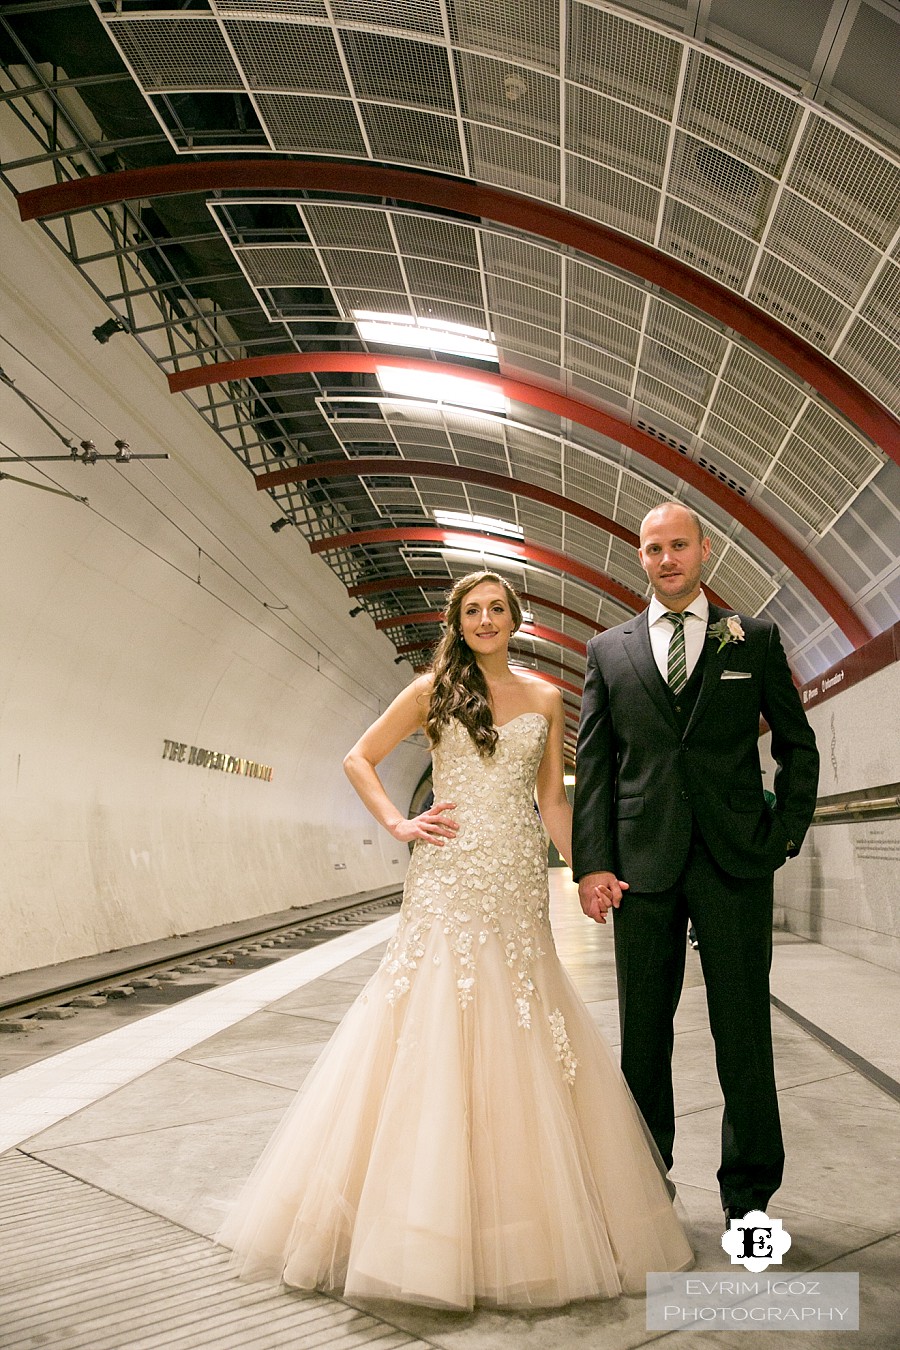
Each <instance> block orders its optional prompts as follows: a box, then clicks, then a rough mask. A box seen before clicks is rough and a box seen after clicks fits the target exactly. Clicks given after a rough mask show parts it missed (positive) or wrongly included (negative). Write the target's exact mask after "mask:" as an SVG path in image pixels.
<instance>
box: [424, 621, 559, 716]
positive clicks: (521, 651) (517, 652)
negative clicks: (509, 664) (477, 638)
mask: <svg viewBox="0 0 900 1350" xmlns="http://www.w3.org/2000/svg"><path fill="white" fill-rule="evenodd" d="M433 648H434V643H433V642H430V641H429V640H428V639H427V638H426V639H424V641H419V642H403V643H401V644H400V646H399V647H398V648H397V655H398V656H411V655H412V654H413V652H426V651H431V650H433ZM509 654H510V656H512V657H517V656H518V657H529V658H531V659H533V660H535V661H542V662H543V663H544V664H545V665H547V666H552V667H553V669H554V670H558V671H560V672H561V673H562V674H563V675H571V676H572V677H573V678H574V679H576V680H583V679H584V671H582V670H576V669H575V667H574V666H569V665H566V663H565V661H555V660H554V659H553V657H552V656H544V654H543V652H541V653H536V652H529V651H526V650H525V648H524V647H517V646H516V645H515V643H510V645H509ZM523 669H531V667H523ZM537 673H538V672H537V671H535V674H537ZM570 706H571V705H570V704H568V703H567V704H566V717H567V718H568V719H569V721H570V722H574V723H575V725H576V726H577V725H578V714H577V712H569V708H570Z"/></svg>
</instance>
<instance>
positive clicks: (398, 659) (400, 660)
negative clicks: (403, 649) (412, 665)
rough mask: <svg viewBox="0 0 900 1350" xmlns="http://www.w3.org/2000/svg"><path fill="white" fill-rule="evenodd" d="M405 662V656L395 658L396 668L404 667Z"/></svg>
mask: <svg viewBox="0 0 900 1350" xmlns="http://www.w3.org/2000/svg"><path fill="white" fill-rule="evenodd" d="M405 660H406V657H405V656H395V657H394V665H395V666H402V665H403V662H404V661H405Z"/></svg>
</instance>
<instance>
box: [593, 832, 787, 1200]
mask: <svg viewBox="0 0 900 1350" xmlns="http://www.w3.org/2000/svg"><path fill="white" fill-rule="evenodd" d="M627 879H628V877H627V873H626V874H625V880H626V881H627ZM689 919H690V920H691V921H692V922H693V924H694V928H695V930H696V934H697V941H698V943H699V948H700V960H701V962H702V965H703V976H704V979H705V981H706V999H707V1008H708V1011H709V1024H710V1028H711V1030H712V1034H713V1040H714V1041H715V1048H716V1067H717V1070H718V1075H719V1084H720V1086H721V1088H722V1095H723V1096H724V1098H725V1110H724V1114H723V1116H722V1162H721V1166H720V1168H719V1171H718V1174H717V1175H718V1179H719V1190H720V1193H721V1197H722V1204H723V1206H740V1207H741V1208H744V1209H765V1207H766V1204H767V1203H768V1201H769V1198H770V1196H771V1195H772V1193H773V1192H774V1191H776V1190H777V1189H778V1187H779V1185H780V1184H781V1176H782V1170H783V1166H784V1148H783V1145H782V1140H781V1124H780V1121H779V1117H778V1099H777V1096H776V1093H775V1070H774V1063H773V1057H772V1028H771V1016H770V1011H769V967H770V965H771V960H772V877H771V876H769V877H764V878H763V879H762V880H741V879H739V878H736V877H731V876H728V875H727V873H725V872H723V871H722V870H721V869H720V868H719V867H718V866H717V865H716V863H715V862H714V861H713V859H712V857H711V856H710V854H709V852H708V850H707V848H706V845H705V844H704V842H703V840H702V838H701V836H700V833H699V831H698V829H697V827H696V825H695V827H694V836H693V839H692V842H691V849H690V853H689V855H688V859H687V862H686V864H685V867H684V870H683V871H682V873H681V876H680V877H679V878H678V880H677V882H676V883H675V885H674V886H672V887H670V888H669V889H668V890H664V891H654V892H644V893H641V892H633V891H626V893H625V895H624V896H623V898H622V904H621V907H620V908H619V909H618V910H616V911H615V917H614V920H613V923H614V929H615V948H616V967H617V973H618V984H619V1019H620V1023H621V1029H622V1071H623V1073H624V1075H625V1078H626V1081H627V1082H628V1085H629V1087H630V1088H631V1091H632V1093H633V1094H634V1097H635V1100H636V1102H637V1104H638V1106H639V1108H640V1110H641V1112H642V1114H643V1116H644V1119H645V1120H646V1122H647V1125H648V1126H649V1128H650V1132H651V1133H652V1135H653V1138H654V1139H655V1140H656V1144H657V1147H658V1148H659V1151H660V1153H661V1154H662V1157H663V1160H664V1161H665V1163H666V1166H667V1167H671V1166H672V1146H673V1143H674V1139H675V1110H674V1102H673V1095H672V1047H673V1042H674V1030H673V1026H672V1019H673V1016H674V1013H675V1009H676V1008H677V1006H678V1000H679V997H680V995H681V986H682V982H683V979H684V961H685V951H686V947H687V942H686V933H687V925H688V920H689Z"/></svg>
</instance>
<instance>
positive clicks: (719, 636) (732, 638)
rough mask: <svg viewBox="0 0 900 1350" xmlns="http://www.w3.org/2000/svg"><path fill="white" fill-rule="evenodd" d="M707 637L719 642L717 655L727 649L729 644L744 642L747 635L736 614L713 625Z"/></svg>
mask: <svg viewBox="0 0 900 1350" xmlns="http://www.w3.org/2000/svg"><path fill="white" fill-rule="evenodd" d="M706 636H707V637H708V638H713V639H714V640H715V641H716V642H718V644H719V645H718V647H717V648H716V654H717V655H718V653H719V652H720V651H721V650H722V648H723V647H727V646H728V644H729V642H743V641H744V638H745V637H746V634H745V633H744V630H743V628H742V627H741V621H740V619H739V618H738V616H737V615H736V614H729V616H728V618H727V619H718V620H717V621H716V622H715V623H711V624H710V625H709V627H708V628H707V630H706Z"/></svg>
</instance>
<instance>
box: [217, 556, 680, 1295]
mask: <svg viewBox="0 0 900 1350" xmlns="http://www.w3.org/2000/svg"><path fill="white" fill-rule="evenodd" d="M521 618H522V611H521V608H520V606H519V602H518V598H517V597H516V595H515V592H514V591H513V590H512V588H511V587H510V586H509V585H508V584H507V582H506V581H504V580H503V579H502V578H501V577H500V576H498V575H496V574H495V573H493V572H476V573H472V574H470V575H469V576H467V577H463V578H462V580H460V581H458V582H457V583H456V585H455V586H454V587H453V590H452V592H451V594H450V598H449V603H448V606H447V614H446V630H445V633H444V636H443V638H442V639H441V642H440V644H439V646H438V649H437V653H436V656H435V661H434V669H433V672H432V673H431V674H429V675H423V676H421V677H420V678H419V679H417V680H415V681H414V682H413V683H412V684H411V685H410V686H409V687H408V688H407V689H405V690H404V691H403V692H402V693H401V694H400V695H399V696H398V697H397V698H396V699H395V700H394V702H393V703H392V704H391V706H390V707H389V708H388V709H387V711H386V712H385V713H384V714H383V715H382V716H381V717H379V719H378V720H377V722H375V723H374V724H373V725H372V726H371V727H370V728H369V730H368V731H367V732H366V733H365V734H364V735H363V736H362V737H361V738H360V740H359V741H358V742H357V744H356V745H355V746H354V747H353V749H352V750H351V751H350V752H349V754H348V755H347V757H346V759H345V760H344V767H345V769H346V772H347V775H348V777H349V778H350V781H351V782H352V783H353V786H354V787H355V789H356V791H357V792H358V793H359V795H360V797H361V798H362V800H363V801H364V803H365V804H366V806H367V807H368V809H369V810H370V811H371V813H372V815H373V816H374V817H375V818H376V820H378V821H379V822H380V824H381V825H383V826H384V828H385V829H387V830H389V831H390V833H391V834H392V835H393V836H394V838H395V839H398V840H402V841H410V842H413V843H414V844H415V848H414V850H413V855H412V859H411V862H410V866H409V871H408V874H407V878H406V885H405V888H404V896H403V906H402V909H401V912H400V922H399V927H398V930H397V933H396V935H395V937H394V938H393V939H392V941H391V942H390V944H389V945H388V948H387V951H386V953H385V956H384V959H383V961H382V962H381V965H380V966H379V969H378V970H377V971H376V973H375V975H374V976H373V977H372V979H371V980H370V981H369V983H368V984H367V985H366V987H365V989H364V990H363V991H362V993H361V994H360V996H359V998H358V999H357V1001H356V1002H355V1004H354V1005H353V1007H352V1008H351V1009H350V1011H349V1012H348V1013H347V1015H346V1017H345V1018H344V1021H343V1022H342V1023H341V1025H340V1027H339V1029H338V1030H337V1032H336V1033H335V1035H334V1036H333V1038H332V1040H331V1041H330V1043H329V1044H328V1046H327V1048H326V1049H325V1050H324V1051H323V1053H322V1055H321V1056H320V1058H319V1061H318V1063H317V1064H316V1066H315V1068H314V1069H313V1070H312V1071H311V1073H310V1074H309V1076H308V1078H307V1080H306V1082H305V1084H304V1086H303V1087H302V1088H301V1090H300V1092H299V1093H298V1095H297V1097H296V1098H295V1100H294V1102H293V1104H292V1105H291V1106H290V1107H289V1108H288V1111H287V1114H286V1115H285V1117H284V1119H283V1120H282V1122H281V1124H280V1125H279V1127H278V1129H277V1130H276V1132H275V1135H274V1136H273V1138H272V1140H271V1141H270V1143H269V1144H268V1146H267V1148H266V1150H265V1152H264V1153H263V1155H262V1157H261V1158H260V1160H259V1162H258V1163H257V1165H256V1168H255V1169H254V1171H253V1173H252V1175H251V1177H250V1179H249V1181H248V1182H247V1184H246V1186H245V1188H244V1190H243V1192H242V1193H241V1195H240V1196H239V1198H238V1201H237V1203H236V1204H235V1206H234V1208H233V1210H232V1211H231V1213H230V1215H229V1217H228V1219H227V1220H226V1222H225V1224H224V1225H223V1227H222V1228H221V1229H220V1231H219V1233H218V1234H217V1235H216V1237H217V1240H218V1241H219V1242H222V1243H224V1244H225V1245H226V1246H229V1247H232V1248H233V1249H234V1252H235V1258H234V1259H235V1263H236V1264H237V1266H238V1268H239V1269H240V1270H241V1272H242V1273H243V1274H245V1275H247V1276H250V1277H261V1276H265V1275H271V1276H274V1277H275V1278H279V1277H280V1278H282V1279H283V1280H284V1281H285V1283H286V1284H289V1285H293V1286H296V1287H298V1288H301V1289H313V1288H319V1289H333V1290H343V1291H344V1293H345V1295H346V1296H347V1297H348V1298H354V1299H398V1300H402V1301H404V1302H410V1303H424V1304H430V1305H432V1306H435V1307H441V1308H451V1309H470V1308H471V1307H472V1306H473V1304H474V1303H475V1302H476V1301H477V1302H484V1303H489V1304H493V1305H495V1306H503V1307H519V1308H522V1307H550V1306H557V1305H560V1304H563V1303H568V1302H570V1301H571V1300H573V1299H589V1298H611V1297H614V1296H616V1295H618V1294H620V1293H623V1292H625V1293H642V1292H643V1291H644V1287H645V1275H646V1273H647V1272H648V1271H651V1270H652V1271H663V1270H681V1269H685V1268H686V1267H687V1266H689V1265H690V1264H691V1260H692V1254H691V1249H690V1246H689V1244H688V1241H687V1239H686V1237H685V1235H684V1233H683V1231H682V1229H681V1226H680V1224H679V1222H678V1220H677V1219H676V1217H675V1214H674V1211H673V1209H672V1204H671V1201H670V1199H669V1196H668V1193H667V1190H666V1185H665V1181H664V1177H663V1168H662V1163H661V1162H660V1160H659V1156H658V1154H656V1153H655V1150H654V1147H653V1144H652V1142H650V1141H649V1135H648V1133H647V1130H646V1126H645V1125H644V1122H643V1120H642V1118H641V1116H640V1114H639V1113H638V1110H637V1108H636V1106H635V1105H634V1102H633V1100H632V1098H631V1096H630V1094H629V1092H628V1089H627V1087H626V1085H625V1082H624V1080H623V1078H622V1076H621V1073H620V1071H619V1069H618V1066H617V1065H616V1063H615V1061H614V1060H613V1057H612V1054H611V1052H610V1050H609V1048H608V1046H607V1044H606V1042H605V1041H604V1040H603V1038H602V1037H601V1035H600V1033H599V1031H598V1030H597V1028H596V1026H595V1025H594V1022H593V1020H592V1018H591V1015H590V1013H589V1012H588V1010H587V1007H586V1006H585V1004H584V1003H583V1002H582V1000H581V998H580V997H579V995H578V994H577V992H576V991H575V989H574V987H573V986H572V984H571V983H570V981H569V979H568V977H567V975H566V973H565V971H564V970H563V967H562V965H561V964H560V961H559V958H558V957H557V955H556V951H555V948H554V945H553V936H552V933H551V931H550V925H549V919H548V888H547V857H546V842H545V837H544V831H543V829H542V827H541V821H543V824H544V826H545V827H546V829H547V830H548V831H549V834H550V836H551V838H552V839H553V842H554V843H555V845H556V847H557V848H558V849H559V852H560V853H561V854H562V856H563V857H564V858H566V859H568V858H570V856H571V854H570V846H571V822H572V814H571V808H570V806H569V804H568V801H567V800H566V795H565V788H564V786H563V705H562V699H561V697H560V695H559V693H558V691H557V690H556V689H554V688H552V687H551V686H550V685H548V684H547V683H545V682H544V681H542V680H540V679H537V678H535V677H532V676H530V675H527V674H525V673H523V672H520V671H515V670H512V669H510V667H509V664H508V661H507V647H508V644H509V640H510V637H511V636H512V634H513V633H514V632H515V631H516V629H517V628H518V626H519V624H520V622H521ZM422 727H424V729H425V731H426V732H427V734H428V737H429V739H430V741H431V745H432V750H433V766H434V790H435V802H434V805H433V806H432V807H431V808H430V809H429V810H427V811H424V812H422V814H421V815H419V816H417V817H416V818H415V819H413V820H407V819H406V818H405V817H404V816H403V814H402V813H401V812H400V811H399V810H398V808H397V807H396V806H395V805H394V804H393V803H392V802H391V801H390V800H389V798H388V796H387V794H386V793H385V791H384V788H383V787H382V785H381V782H380V780H379V778H378V775H377V773H376V765H377V764H379V763H380V761H381V760H382V759H384V758H385V756H386V755H387V754H389V752H390V751H391V750H392V749H393V748H394V747H395V746H396V745H398V744H399V743H400V741H402V740H403V739H404V738H405V737H407V736H409V735H411V734H412V733H413V732H415V731H416V730H418V729H420V728H422ZM535 790H536V795H537V803H538V808H539V810H540V820H539V819H538V816H537V814H536V812H535V809H534V795H535Z"/></svg>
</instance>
